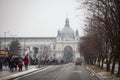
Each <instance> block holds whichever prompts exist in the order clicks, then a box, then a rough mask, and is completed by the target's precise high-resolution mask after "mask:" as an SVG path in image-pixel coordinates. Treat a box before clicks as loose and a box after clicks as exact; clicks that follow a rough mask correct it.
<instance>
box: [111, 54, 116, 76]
mask: <svg viewBox="0 0 120 80" xmlns="http://www.w3.org/2000/svg"><path fill="white" fill-rule="evenodd" d="M115 62H116V56H114V57H113V64H112V70H111V74H114V71H115Z"/></svg>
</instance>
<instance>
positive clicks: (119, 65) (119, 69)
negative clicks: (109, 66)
mask: <svg viewBox="0 0 120 80" xmlns="http://www.w3.org/2000/svg"><path fill="white" fill-rule="evenodd" d="M119 76H120V58H119V60H118V73H117V77H119Z"/></svg>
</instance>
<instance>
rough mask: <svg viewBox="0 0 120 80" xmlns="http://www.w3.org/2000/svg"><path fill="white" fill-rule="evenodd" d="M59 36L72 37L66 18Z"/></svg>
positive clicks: (72, 32) (71, 30)
mask: <svg viewBox="0 0 120 80" xmlns="http://www.w3.org/2000/svg"><path fill="white" fill-rule="evenodd" d="M61 36H70V37H73V36H74V31H73V29H72V28H71V27H70V25H69V19H68V18H66V20H65V26H64V28H63V29H62V31H61Z"/></svg>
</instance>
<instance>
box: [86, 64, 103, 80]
mask: <svg viewBox="0 0 120 80" xmlns="http://www.w3.org/2000/svg"><path fill="white" fill-rule="evenodd" d="M86 69H87V70H89V71H90V72H91V73H92V75H93V76H95V77H96V78H97V79H98V80H103V78H102V77H100V76H99V75H98V74H96V73H95V72H94V70H92V69H91V68H89V67H88V66H87V67H86Z"/></svg>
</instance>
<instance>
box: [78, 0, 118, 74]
mask: <svg viewBox="0 0 120 80" xmlns="http://www.w3.org/2000/svg"><path fill="white" fill-rule="evenodd" d="M83 4H84V5H85V6H86V7H87V10H88V12H89V16H88V17H87V22H86V28H85V36H83V37H81V38H80V42H79V52H80V53H81V55H83V56H84V58H85V62H86V63H88V64H93V65H98V66H99V67H100V68H102V69H103V63H104V61H105V60H106V61H105V62H106V70H107V71H110V72H111V73H112V74H114V72H115V64H116V63H117V64H118V70H117V71H118V72H117V76H120V0H84V1H83ZM110 64H112V69H110Z"/></svg>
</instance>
